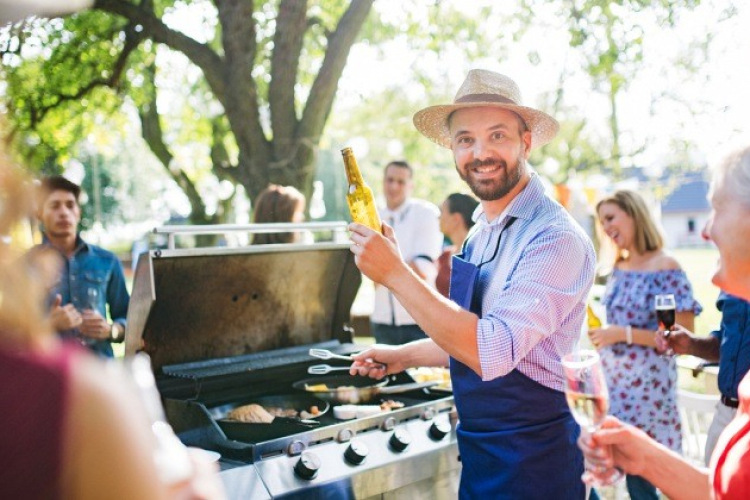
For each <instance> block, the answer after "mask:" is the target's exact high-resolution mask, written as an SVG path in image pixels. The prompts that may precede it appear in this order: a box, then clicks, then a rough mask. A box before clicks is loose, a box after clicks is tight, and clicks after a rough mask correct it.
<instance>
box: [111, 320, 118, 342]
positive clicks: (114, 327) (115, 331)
mask: <svg viewBox="0 0 750 500" xmlns="http://www.w3.org/2000/svg"><path fill="white" fill-rule="evenodd" d="M109 341H110V342H120V328H119V326H118V325H117V322H116V321H115V322H113V323H112V325H111V326H110V327H109Z"/></svg>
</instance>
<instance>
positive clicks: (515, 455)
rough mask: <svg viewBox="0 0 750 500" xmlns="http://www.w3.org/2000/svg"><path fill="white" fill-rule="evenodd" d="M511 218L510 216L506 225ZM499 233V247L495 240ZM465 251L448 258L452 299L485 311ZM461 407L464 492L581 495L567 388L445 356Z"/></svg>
mask: <svg viewBox="0 0 750 500" xmlns="http://www.w3.org/2000/svg"><path fill="white" fill-rule="evenodd" d="M513 222H515V218H511V219H510V221H509V222H508V224H506V226H505V228H504V229H503V231H505V229H507V228H508V227H510V225H511V224H512V223H513ZM501 237H502V232H501V234H500V236H499V237H498V242H497V245H498V246H497V248H498V249H499V247H500V238H501ZM465 248H466V245H464V253H462V254H461V255H457V256H454V257H453V262H452V269H451V281H450V298H451V300H453V301H454V302H456V303H457V304H458V305H460V306H461V307H463V308H464V309H468V310H470V311H471V312H473V313H475V314H477V315H479V317H480V318H481V317H482V307H481V297H480V296H479V295H480V294H479V293H477V283H478V279H477V278H478V276H479V270H480V268H481V267H482V265H484V264H486V263H487V262H491V261H492V260H493V259H494V258H495V256H496V255H497V251H498V250H497V249H496V250H495V255H493V256H492V258H490V260H488V261H486V262H483V263H481V264H479V266H476V265H474V264H471V263H470V262H468V261H467V260H464V258H465ZM450 372H451V381H452V384H453V396H454V399H455V402H456V409H457V411H458V418H459V426H458V429H457V434H458V448H459V452H460V454H461V462H462V465H463V470H462V472H461V486H460V489H459V498H461V499H465V500H467V499H506V498H507V499H513V500H517V499H536V498H538V499H545V500H547V499H583V498H584V496H585V491H586V489H585V486H584V484H583V482H582V481H581V474H583V455H582V454H581V451H580V450H579V449H578V446H576V439H578V433H579V427H578V424H576V423H575V421H574V420H573V417H572V416H571V414H570V411H569V409H568V406H567V404H566V402H565V395H564V394H563V393H561V392H559V391H555V390H553V389H550V388H548V387H545V386H543V385H541V384H539V383H537V382H535V381H534V380H532V379H530V378H529V377H527V376H526V375H524V374H522V373H521V372H519V371H518V370H513V371H512V372H510V373H509V374H507V375H506V376H504V377H498V378H496V379H494V380H490V381H487V382H484V381H482V379H481V377H479V376H478V375H477V374H476V373H475V372H474V371H473V370H472V369H470V368H469V367H467V366H466V365H464V364H463V363H461V362H460V361H458V360H456V359H454V358H451V359H450Z"/></svg>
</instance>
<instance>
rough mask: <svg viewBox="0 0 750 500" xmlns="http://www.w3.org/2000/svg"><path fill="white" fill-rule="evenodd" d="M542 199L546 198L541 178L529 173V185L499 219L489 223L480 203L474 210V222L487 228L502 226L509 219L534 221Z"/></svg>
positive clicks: (512, 201)
mask: <svg viewBox="0 0 750 500" xmlns="http://www.w3.org/2000/svg"><path fill="white" fill-rule="evenodd" d="M542 197H544V185H542V181H541V179H539V176H538V175H537V174H536V173H535V172H529V183H528V184H526V187H525V188H523V190H522V191H521V192H520V193H518V194H517V195H516V197H515V198H513V199H512V200H511V202H510V203H509V204H508V206H507V207H505V210H503V212H502V213H501V214H500V216H499V217H495V219H494V220H493V221H492V222H487V216H486V215H485V213H484V210H483V209H482V204H481V203H480V204H479V206H477V208H476V210H474V214H473V215H472V220H474V222H476V223H478V224H483V225H485V226H496V225H500V224H503V225H504V224H505V220H506V219H507V218H508V217H515V218H517V219H532V218H533V217H534V213H535V212H536V210H537V207H538V206H539V202H540V201H541V200H542Z"/></svg>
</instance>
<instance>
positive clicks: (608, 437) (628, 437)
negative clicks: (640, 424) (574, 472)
mask: <svg viewBox="0 0 750 500" xmlns="http://www.w3.org/2000/svg"><path fill="white" fill-rule="evenodd" d="M578 445H579V447H580V448H581V450H582V451H583V454H584V457H585V458H586V461H587V462H588V463H589V464H590V465H589V469H588V471H587V473H586V475H589V476H591V477H597V470H598V471H601V472H602V474H603V477H606V471H607V470H609V469H611V468H612V467H617V468H619V469H621V470H623V471H624V472H626V473H628V474H630V475H636V476H641V477H643V478H644V479H646V480H647V481H648V482H650V483H651V484H653V485H654V486H656V487H657V488H659V489H660V490H661V491H662V493H664V494H665V495H666V496H667V497H668V498H673V499H682V500H692V499H695V500H705V499H707V498H711V485H710V483H709V474H708V470H707V469H705V468H702V467H701V468H698V467H694V466H693V465H691V464H690V463H688V462H687V461H686V460H685V459H684V458H682V457H681V456H680V455H679V454H677V453H675V452H674V451H672V450H670V449H668V448H666V447H664V446H662V445H661V444H659V443H657V442H656V441H654V440H653V439H651V438H650V437H649V436H648V435H647V434H646V433H645V432H643V431H641V430H640V429H637V428H636V427H633V426H631V425H628V424H624V423H622V422H620V421H619V420H618V419H616V418H615V417H611V416H610V417H607V418H606V420H605V421H604V423H603V424H602V426H601V428H600V429H599V430H597V431H596V432H594V433H593V435H582V436H581V437H580V438H579V440H578Z"/></svg>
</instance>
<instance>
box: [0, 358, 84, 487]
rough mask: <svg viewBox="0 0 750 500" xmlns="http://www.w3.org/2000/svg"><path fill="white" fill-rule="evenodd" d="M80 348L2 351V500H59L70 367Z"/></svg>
mask: <svg viewBox="0 0 750 500" xmlns="http://www.w3.org/2000/svg"><path fill="white" fill-rule="evenodd" d="M77 350H78V349H76V348H74V347H63V348H61V349H59V350H56V351H54V352H53V353H50V354H36V353H19V352H12V351H9V350H4V349H0V498H23V499H42V498H44V499H50V498H59V496H60V475H61V470H62V456H63V455H62V454H63V429H64V428H65V425H66V416H67V413H68V412H67V409H68V399H69V385H70V383H69V381H70V376H69V366H70V359H71V358H72V357H73V353H74V352H75V351H77Z"/></svg>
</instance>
